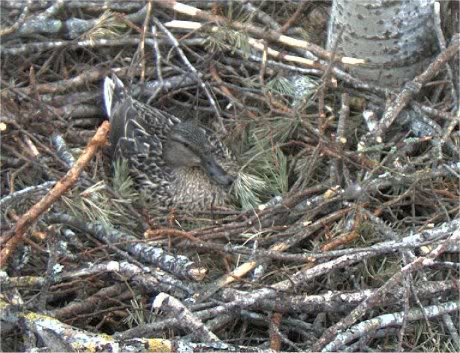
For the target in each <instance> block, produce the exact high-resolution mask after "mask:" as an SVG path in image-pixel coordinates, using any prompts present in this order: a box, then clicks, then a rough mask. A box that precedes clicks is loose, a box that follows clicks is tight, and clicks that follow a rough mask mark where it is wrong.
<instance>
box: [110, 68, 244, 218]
mask: <svg viewBox="0 0 460 353" xmlns="http://www.w3.org/2000/svg"><path fill="white" fill-rule="evenodd" d="M104 104H105V108H106V111H107V115H108V117H109V120H110V122H111V132H110V143H111V147H110V154H111V156H112V158H113V160H117V159H124V160H126V161H127V162H128V166H129V168H130V174H131V175H132V177H133V178H134V180H135V182H136V184H137V187H138V189H139V190H140V191H142V192H143V193H144V195H145V197H146V198H147V200H148V201H149V202H150V203H151V204H152V205H154V206H158V207H166V208H169V207H179V208H183V209H188V210H198V209H205V208H208V207H210V206H223V205H225V204H226V203H227V202H228V200H229V191H230V188H231V186H232V184H233V181H234V180H235V175H236V171H237V164H236V162H235V160H234V158H233V156H232V154H231V153H230V151H229V150H228V149H227V148H226V147H225V146H224V145H223V144H222V142H221V141H220V140H219V139H218V138H217V137H216V136H215V135H214V134H213V133H212V132H210V131H209V130H207V129H204V128H203V127H200V126H198V125H197V124H195V123H194V122H191V121H184V122H183V121H181V120H180V119H179V118H177V117H175V116H173V115H171V114H168V113H166V112H163V111H160V110H158V109H156V108H154V107H151V106H149V105H146V104H144V103H141V102H140V101H138V100H136V99H134V98H133V97H131V96H130V95H129V94H128V92H127V90H126V88H125V86H124V85H123V83H122V82H121V81H120V79H119V78H117V77H116V76H115V75H113V76H112V78H109V77H107V78H106V79H105V81H104Z"/></svg>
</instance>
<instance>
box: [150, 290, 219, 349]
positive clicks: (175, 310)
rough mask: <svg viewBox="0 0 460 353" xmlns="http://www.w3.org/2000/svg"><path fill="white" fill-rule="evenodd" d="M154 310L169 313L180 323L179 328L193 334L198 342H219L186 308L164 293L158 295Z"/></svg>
mask: <svg viewBox="0 0 460 353" xmlns="http://www.w3.org/2000/svg"><path fill="white" fill-rule="evenodd" d="M153 307H154V308H155V309H161V310H164V311H167V312H171V313H172V314H173V316H174V317H176V318H177V319H179V320H180V321H181V326H182V327H183V328H184V329H187V330H189V331H191V332H192V333H193V336H194V337H195V338H196V339H198V340H199V341H200V342H221V341H220V339H219V337H217V336H216V335H215V334H214V333H212V332H211V331H209V329H208V328H207V327H206V326H205V325H204V324H203V322H202V321H201V320H199V319H198V318H197V317H196V316H195V315H194V314H193V313H192V312H191V311H190V310H189V309H187V307H186V306H185V305H184V304H182V303H181V302H180V301H179V300H177V299H176V298H174V297H172V296H170V295H169V294H166V293H160V294H158V295H157V296H156V298H155V301H154V302H153Z"/></svg>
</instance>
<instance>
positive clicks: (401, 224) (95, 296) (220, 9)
mask: <svg viewBox="0 0 460 353" xmlns="http://www.w3.org/2000/svg"><path fill="white" fill-rule="evenodd" d="M446 4H447V3H446ZM446 4H443V6H442V9H441V10H442V12H441V18H442V20H443V21H442V23H443V26H444V27H443V28H442V30H444V32H445V33H446V36H447V42H448V43H449V42H452V43H453V44H451V45H450V46H449V45H448V46H447V48H444V49H443V50H442V51H441V52H440V54H439V55H438V56H436V57H434V58H433V59H432V65H430V66H429V67H426V68H425V69H426V70H425V71H424V74H426V75H424V74H422V75H420V76H417V77H416V78H414V80H413V82H412V83H419V84H420V85H421V86H423V87H424V90H419V91H418V94H417V95H415V94H413V92H412V91H410V87H404V88H402V89H394V90H392V89H387V88H383V87H379V86H378V85H369V84H366V83H365V82H364V81H361V80H359V79H357V78H356V77H354V76H353V75H350V74H347V73H346V72H345V71H343V70H342V69H341V66H340V64H341V62H340V60H342V58H343V57H342V56H341V55H339V53H335V52H333V51H325V50H324V49H322V46H324V43H325V40H326V38H325V34H326V23H327V21H328V18H329V12H328V10H329V8H328V6H329V4H326V3H319V2H305V3H302V4H301V5H299V4H297V3H291V2H264V3H253V4H252V3H250V2H241V3H238V2H225V3H220V2H196V3H195V2H190V3H187V6H185V5H184V4H179V3H175V2H173V1H171V2H150V1H149V2H146V3H144V2H124V1H105V2H104V4H102V2H97V1H79V2H72V1H69V2H64V1H55V2H49V1H48V2H46V1H45V2H44V1H40V2H32V1H29V2H25V3H21V2H16V1H6V0H5V1H2V2H1V4H0V5H1V31H0V34H1V36H2V47H1V48H2V53H1V56H2V62H1V72H2V90H1V100H2V114H1V118H0V130H1V149H2V154H1V166H2V168H1V200H0V205H1V221H2V225H1V227H2V238H1V239H2V240H1V246H2V249H1V259H0V260H1V265H2V267H3V272H1V273H2V275H1V281H2V282H1V283H2V295H1V302H2V305H3V310H2V314H3V315H2V320H3V321H4V322H9V323H10V326H7V325H2V326H3V327H2V343H1V345H2V350H3V351H30V350H32V349H41V350H43V349H47V350H50V351H75V350H78V351H86V350H98V351H102V350H112V349H118V350H131V351H133V350H135V351H152V350H156V351H177V350H182V349H193V350H209V351H210V350H212V351H231V350H241V351H257V350H264V349H269V348H270V349H273V350H284V351H299V350H317V351H318V350H327V351H333V350H343V349H347V350H352V351H365V350H371V349H372V350H387V351H388V350H391V351H395V350H408V351H409V350H410V351H433V350H435V351H452V352H453V351H457V350H458V349H459V347H458V281H457V280H456V278H458V271H459V257H458V253H459V249H460V248H459V247H458V243H457V242H458V240H459V238H460V233H459V231H458V229H459V228H460V219H459V218H458V212H459V205H458V200H459V194H460V190H459V182H458V178H459V174H460V158H459V152H458V150H459V144H460V138H459V137H460V135H459V131H458V126H457V123H458V109H459V107H458V97H457V93H456V92H457V91H456V89H457V88H458V83H457V82H455V80H454V78H455V77H456V73H458V65H457V64H458V61H457V62H455V60H447V59H446V56H448V55H450V57H449V58H450V59H452V58H454V57H455V55H456V54H458V36H455V35H453V33H452V32H453V31H452V28H456V27H455V26H454V25H453V24H452V22H455V16H454V15H452V14H453V13H454V12H455V4H450V5H449V4H447V5H446ZM179 5H180V6H179ZM197 9H199V10H200V11H197ZM449 11H450V12H449ZM449 14H451V16H450V17H449ZM179 19H180V20H182V21H178V20H179ZM280 23H281V24H285V25H284V26H281V25H279V24H280ZM303 23H306V25H303ZM276 33H277V34H278V36H276V35H275V34H276ZM281 34H284V37H283V36H281ZM286 38H287V39H286ZM291 39H292V42H294V39H296V40H297V41H301V42H302V43H306V44H305V48H307V49H308V50H310V56H309V57H308V59H307V58H306V57H304V56H303V55H302V53H303V52H304V50H303V49H302V50H300V49H299V47H298V46H297V47H295V46H292V45H291V44H290V43H291ZM296 43H298V42H296ZM452 47H454V49H452ZM300 51H301V52H302V53H300ZM328 57H329V59H328ZM310 58H313V59H310ZM449 63H451V66H449ZM430 70H431V71H430ZM112 72H113V73H115V74H116V75H117V76H118V77H120V78H121V79H122V80H123V81H124V82H126V83H127V85H128V86H129V87H130V92H131V93H132V95H133V96H134V97H136V98H137V99H139V100H141V101H145V102H148V103H149V104H152V105H153V106H155V107H157V108H159V109H162V110H164V111H167V112H169V113H172V114H174V115H176V116H178V117H179V118H182V119H183V118H193V119H196V120H199V121H200V122H201V123H202V124H203V125H206V126H208V127H209V128H211V129H213V130H214V131H215V132H216V134H218V135H219V136H220V137H221V138H222V139H223V140H224V141H225V143H226V144H227V146H229V147H230V148H231V149H232V150H233V151H234V153H235V155H237V156H238V161H239V164H240V165H241V170H240V176H239V178H238V179H237V181H236V182H235V185H234V190H233V192H234V201H233V203H232V205H229V207H228V208H221V209H216V208H212V209H208V210H202V211H201V212H198V213H197V212H195V213H191V212H186V211H183V210H179V209H171V210H168V212H167V213H165V212H160V211H159V210H156V209H152V208H150V207H149V205H148V204H147V203H146V202H145V200H144V195H143V194H142V190H138V189H136V188H135V182H134V181H133V180H132V178H131V176H130V173H129V168H128V166H127V164H126V161H120V162H117V163H112V161H111V160H110V158H108V156H107V154H106V153H105V151H106V149H107V139H106V136H107V133H108V131H109V128H110V126H109V123H108V122H107V121H106V114H105V112H104V111H103V104H102V81H103V79H104V78H105V77H106V76H107V75H109V74H110V73H112ZM426 77H429V78H430V79H429V80H425V81H424V79H426ZM411 92H412V93H411ZM428 97H429V98H428ZM401 105H402V106H401ZM403 108H406V109H403ZM395 112H396V113H395ZM391 114H395V115H396V116H395V117H394V118H393V117H392V116H391ZM396 118H397V119H396ZM385 119H387V120H388V121H390V120H391V119H393V120H391V122H390V123H389V124H388V125H386V124H384V123H382V121H387V120H385ZM384 125H385V128H383V126H384ZM11 327H15V329H11ZM30 335H35V336H36V337H39V338H40V339H37V340H31V339H30ZM43 347H46V348H43Z"/></svg>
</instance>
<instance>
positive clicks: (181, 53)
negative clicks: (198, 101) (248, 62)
mask: <svg viewBox="0 0 460 353" xmlns="http://www.w3.org/2000/svg"><path fill="white" fill-rule="evenodd" d="M153 21H154V22H155V24H156V25H157V26H158V27H159V28H160V29H161V30H162V31H163V32H164V33H165V34H166V36H167V37H168V39H169V41H170V42H171V44H172V45H173V46H174V48H175V49H176V51H177V53H178V54H179V56H180V58H181V60H182V62H183V63H184V64H185V65H186V66H187V67H188V68H189V70H190V71H191V72H192V73H193V76H194V77H195V78H196V80H197V81H198V83H199V84H200V86H201V88H202V89H203V90H204V91H205V93H206V95H207V96H208V100H209V103H210V104H211V106H212V108H213V109H214V111H215V112H216V115H217V119H218V120H219V124H220V127H221V130H222V133H223V134H226V133H227V129H226V128H225V125H224V121H223V119H222V115H221V114H220V111H219V109H218V108H217V104H216V101H215V100H214V98H213V97H212V95H211V92H210V91H209V89H208V87H207V86H206V84H205V83H204V82H203V80H201V77H200V75H199V74H198V71H197V70H196V69H195V67H194V66H193V65H192V64H191V63H190V61H189V60H188V59H187V57H186V56H185V54H184V51H183V50H182V49H181V47H180V46H179V42H178V41H177V39H176V37H174V35H173V34H172V33H171V32H170V31H169V30H168V29H167V28H166V27H165V26H163V24H162V23H161V22H160V21H158V20H157V19H156V18H155V17H154V18H153Z"/></svg>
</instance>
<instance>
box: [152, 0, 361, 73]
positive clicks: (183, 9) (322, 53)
mask: <svg viewBox="0 0 460 353" xmlns="http://www.w3.org/2000/svg"><path fill="white" fill-rule="evenodd" d="M158 4H159V5H160V6H162V7H167V8H170V9H172V10H174V11H177V12H179V13H183V14H185V15H188V16H192V17H196V18H200V19H203V20H206V21H209V22H212V23H217V24H219V25H226V26H229V27H231V28H234V29H236V30H239V31H248V32H250V33H253V34H255V35H257V36H259V37H260V38H262V39H266V40H269V41H274V42H278V43H279V44H285V45H288V46H290V47H294V48H300V49H304V50H308V51H311V52H312V53H313V54H315V55H317V56H319V57H320V58H323V59H327V60H331V57H332V55H331V53H330V52H328V51H327V50H325V49H323V48H321V47H320V46H318V45H315V44H312V43H309V42H306V41H304V40H299V39H295V38H291V37H288V36H285V35H282V34H279V33H278V32H275V31H272V30H267V29H265V28H260V27H257V26H254V25H249V24H245V23H241V22H238V21H229V20H228V19H227V18H225V17H222V16H216V15H210V14H208V13H207V12H205V11H202V10H199V9H197V8H196V7H193V6H189V5H185V4H182V3H180V2H177V1H175V0H167V1H159V2H158ZM336 59H337V61H340V62H342V63H344V64H351V65H353V64H361V63H364V60H361V59H355V58H349V57H341V56H337V57H336Z"/></svg>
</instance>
